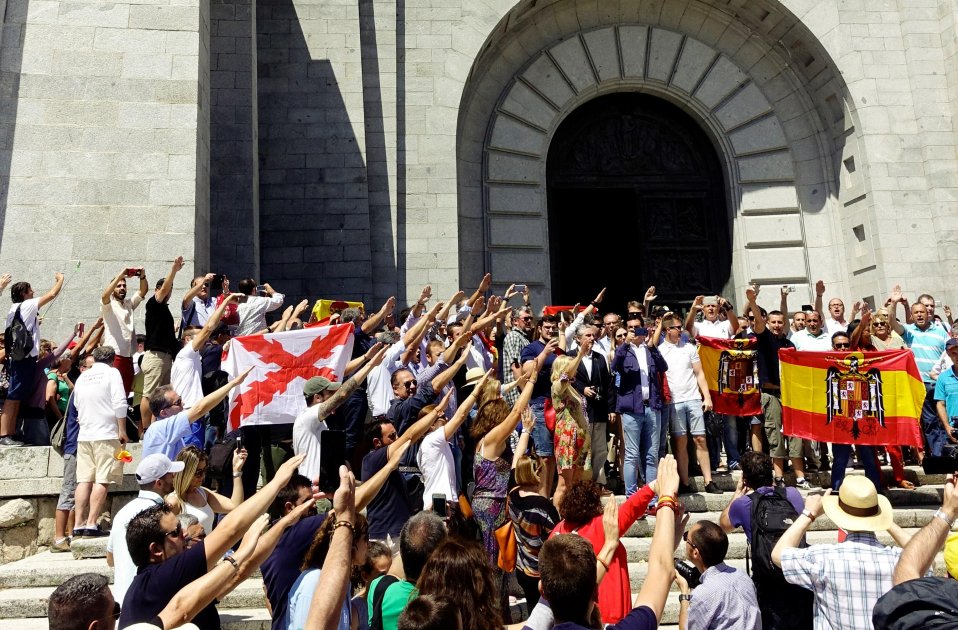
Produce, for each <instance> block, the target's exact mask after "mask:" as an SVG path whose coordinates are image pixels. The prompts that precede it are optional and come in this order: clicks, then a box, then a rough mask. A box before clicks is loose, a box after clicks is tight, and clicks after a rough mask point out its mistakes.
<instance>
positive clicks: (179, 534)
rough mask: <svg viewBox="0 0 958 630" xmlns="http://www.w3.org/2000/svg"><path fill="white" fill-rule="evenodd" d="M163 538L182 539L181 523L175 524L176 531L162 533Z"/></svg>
mask: <svg viewBox="0 0 958 630" xmlns="http://www.w3.org/2000/svg"><path fill="white" fill-rule="evenodd" d="M163 536H164V537H166V536H169V537H170V538H182V537H183V523H177V525H176V529H174V530H173V531H171V532H164V533H163Z"/></svg>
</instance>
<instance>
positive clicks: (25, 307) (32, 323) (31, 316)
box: [7, 298, 40, 357]
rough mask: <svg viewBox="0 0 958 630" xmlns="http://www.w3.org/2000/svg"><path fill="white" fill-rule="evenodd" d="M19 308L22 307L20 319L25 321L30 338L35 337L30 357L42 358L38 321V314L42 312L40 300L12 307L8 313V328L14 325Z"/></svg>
mask: <svg viewBox="0 0 958 630" xmlns="http://www.w3.org/2000/svg"><path fill="white" fill-rule="evenodd" d="M17 307H20V319H22V320H23V323H24V325H25V326H26V327H27V330H28V331H30V336H31V337H33V350H31V351H30V356H31V357H36V356H40V325H39V322H38V321H37V314H38V313H39V312H40V298H31V299H29V300H24V301H23V302H20V303H19V304H13V305H11V306H10V311H9V312H8V313H7V328H9V327H10V324H12V323H13V316H14V314H16V312H17Z"/></svg>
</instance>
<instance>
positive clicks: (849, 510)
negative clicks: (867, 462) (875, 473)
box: [822, 475, 894, 532]
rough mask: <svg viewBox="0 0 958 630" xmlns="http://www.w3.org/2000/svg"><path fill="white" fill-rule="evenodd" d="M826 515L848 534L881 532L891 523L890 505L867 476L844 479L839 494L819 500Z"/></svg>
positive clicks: (851, 476) (852, 476)
mask: <svg viewBox="0 0 958 630" xmlns="http://www.w3.org/2000/svg"><path fill="white" fill-rule="evenodd" d="M822 508H823V509H824V511H825V516H827V517H828V518H830V519H831V520H832V522H833V523H835V525H836V526H838V527H840V528H842V529H844V530H845V531H847V532H883V531H885V530H887V529H888V528H889V527H891V526H892V523H894V514H893V513H892V507H891V502H890V501H889V500H888V497H885V496H883V495H880V494H878V490H876V489H875V484H873V483H872V482H871V480H870V479H868V477H863V476H861V475H849V476H848V477H845V480H844V481H843V482H842V485H841V487H840V488H839V489H838V495H837V496H836V495H834V494H832V495H829V496H826V497H822Z"/></svg>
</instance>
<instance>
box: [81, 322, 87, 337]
mask: <svg viewBox="0 0 958 630" xmlns="http://www.w3.org/2000/svg"><path fill="white" fill-rule="evenodd" d="M84 329H86V324H84V323H83V322H80V336H81V337H82V336H83V331H84Z"/></svg>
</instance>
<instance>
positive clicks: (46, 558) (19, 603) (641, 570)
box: [0, 467, 945, 630]
mask: <svg viewBox="0 0 958 630" xmlns="http://www.w3.org/2000/svg"><path fill="white" fill-rule="evenodd" d="M907 471H908V472H907V474H908V478H909V479H910V480H911V481H913V482H916V483H918V484H920V487H919V488H918V489H917V490H899V489H892V490H889V491H888V496H889V499H890V500H891V502H892V505H894V506H895V522H896V523H897V524H898V525H900V526H901V527H902V528H904V529H905V530H906V531H908V532H911V533H914V532H917V531H918V529H919V528H921V527H922V526H923V525H925V524H926V523H927V522H928V521H929V519H931V518H932V515H933V514H934V512H935V510H936V509H937V508H938V507H939V506H940V505H941V495H942V488H943V483H944V476H943V475H925V474H924V472H923V471H921V469H920V468H917V467H911V468H908V469H907ZM848 474H862V473H861V471H858V470H856V471H849V473H848ZM884 474H885V475H886V476H890V475H891V471H890V469H886V470H885V471H884ZM737 475H738V474H737V473H736V474H735V475H734V476H731V475H726V476H718V477H715V481H716V483H717V484H718V485H719V487H720V488H722V490H724V494H722V495H717V494H716V495H711V494H701V493H699V494H692V495H687V496H684V497H682V501H683V503H684V504H685V506H686V508H687V509H688V510H689V511H690V512H691V520H692V521H697V520H703V519H704V520H712V521H716V522H717V521H718V518H719V515H720V513H721V511H722V509H724V507H725V506H726V504H727V503H728V501H729V500H730V499H731V497H732V492H733V491H734V489H735V484H736V482H737V478H738V476H737ZM809 479H810V481H812V482H813V483H815V484H818V485H823V484H824V485H825V486H826V487H827V485H828V483H829V481H830V475H829V474H828V473H819V474H813V475H811V476H810V478H809ZM696 483H697V484H698V487H699V488H701V487H704V483H703V482H702V480H701V478H698V479H696ZM617 499H618V500H619V501H620V502H621V501H623V500H624V498H623V497H617ZM654 525H655V519H654V518H648V519H643V520H640V521H637V522H636V523H635V524H634V525H633V526H632V527H631V528H630V529H629V531H628V533H627V535H626V537H625V538H623V540H622V542H623V545H624V546H625V548H626V550H627V552H628V559H629V574H630V577H631V582H632V590H633V593H638V591H639V589H640V588H641V585H642V582H643V581H644V579H645V576H646V574H647V564H646V562H645V560H646V559H647V557H648V551H649V545H650V543H651V536H652V531H653V528H654ZM879 538H880V539H881V540H882V541H883V542H885V543H887V544H892V543H891V538H890V537H889V536H888V535H887V534H881V535H879ZM808 539H809V542H810V543H827V542H835V541H836V539H837V530H836V528H835V526H834V524H833V523H832V522H831V521H830V520H829V519H828V518H827V517H824V516H823V517H821V518H819V519H817V520H816V521H815V523H814V524H813V526H812V528H811V531H810V532H809V535H808ZM745 548H746V541H745V535H744V534H742V533H740V532H738V533H733V534H731V535H730V536H729V552H728V560H727V562H728V564H730V565H731V566H734V567H736V568H740V569H743V570H744V568H745ZM682 553H683V552H682V551H681V547H680V550H679V551H678V556H680V557H681V555H682ZM105 555H106V539H83V540H79V541H77V542H76V543H74V545H73V553H72V555H71V554H68V553H60V554H52V553H50V552H49V551H45V552H42V553H39V554H37V555H34V556H32V557H29V558H26V559H24V560H20V561H17V562H12V563H9V564H5V565H2V566H0V628H16V629H18V630H33V629H34V628H37V629H39V628H46V627H47V622H46V609H47V599H48V597H49V596H50V593H52V592H53V590H54V589H55V588H56V586H57V585H59V584H60V583H62V582H63V581H64V580H65V579H66V578H68V577H70V576H72V575H76V574H78V573H83V572H88V571H91V572H96V573H102V574H103V575H106V576H108V577H109V578H110V579H111V580H112V576H113V570H112V569H111V568H110V567H108V566H107V565H106V560H105V559H104V558H105ZM934 570H935V573H936V574H939V575H944V570H945V569H944V560H943V558H942V555H941V553H939V554H938V557H937V559H936V562H935V565H934ZM262 585H263V583H262V579H261V578H260V576H259V574H258V573H257V574H254V576H253V577H251V578H250V579H249V580H247V581H246V582H245V583H243V584H242V585H240V587H239V588H237V589H236V590H235V591H234V592H233V593H231V594H230V595H229V596H227V597H226V598H225V600H224V601H222V602H220V604H219V605H218V608H219V611H220V617H221V619H222V621H223V626H224V628H228V629H230V630H252V629H257V630H259V629H261V628H262V629H266V628H269V615H268V614H267V612H266V609H265V606H264V600H265V597H264V595H263V588H262ZM518 609H519V610H517V611H516V615H515V619H516V620H519V619H520V615H521V614H522V613H524V612H525V607H524V605H522V603H521V602H520V605H519V606H518ZM677 623H678V593H677V591H676V590H675V589H674V588H673V592H672V594H671V595H670V596H669V600H668V603H667V604H666V609H665V614H664V615H663V619H662V627H670V626H674V625H675V624H677Z"/></svg>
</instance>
